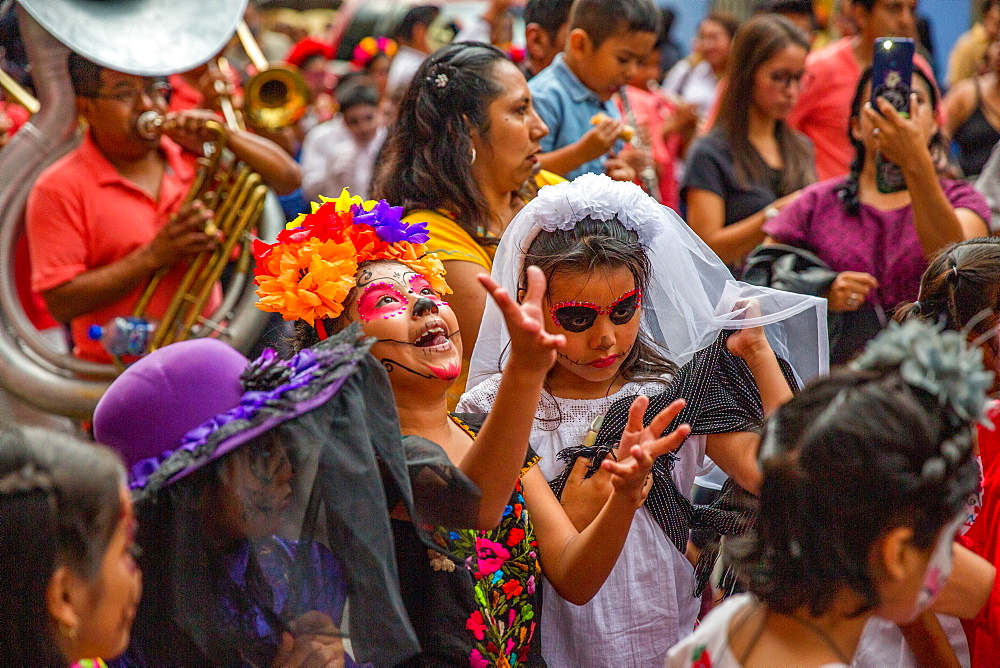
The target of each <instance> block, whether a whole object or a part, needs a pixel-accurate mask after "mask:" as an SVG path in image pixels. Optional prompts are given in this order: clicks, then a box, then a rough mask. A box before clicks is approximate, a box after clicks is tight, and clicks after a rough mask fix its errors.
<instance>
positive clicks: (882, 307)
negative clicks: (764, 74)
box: [758, 68, 989, 364]
mask: <svg viewBox="0 0 1000 668" xmlns="http://www.w3.org/2000/svg"><path fill="white" fill-rule="evenodd" d="M871 80H872V69H871V68H869V69H867V70H866V71H865V72H864V74H863V75H862V76H861V81H860V82H859V83H858V88H857V90H856V91H855V95H854V100H853V102H852V104H851V119H850V135H851V137H850V138H851V143H852V144H853V145H854V149H855V158H854V162H853V163H852V165H851V173H850V174H849V175H847V176H846V177H840V178H836V179H830V180H828V181H823V182H820V183H817V184H814V185H812V186H809V187H807V188H805V189H804V190H803V191H802V194H801V195H800V196H799V198H798V199H797V200H796V201H795V202H793V203H791V204H789V205H788V206H787V207H785V208H784V209H782V210H781V212H780V213H779V214H778V215H777V216H775V217H774V219H772V220H770V221H768V222H767V223H765V224H764V232H765V233H766V234H767V238H766V240H765V242H764V243H765V244H785V245H787V246H794V247H796V248H799V249H804V250H807V251H810V252H811V253H813V254H814V257H813V258H812V261H813V262H814V264H812V266H811V267H809V271H810V272H811V275H810V279H809V280H808V281H806V280H801V281H799V280H793V281H789V282H787V283H786V284H785V285H783V286H781V287H785V288H786V289H790V290H794V291H798V292H804V293H807V294H816V295H818V296H823V297H826V298H827V299H828V300H829V309H830V311H831V313H839V314H841V316H842V317H839V318H837V319H836V321H835V322H831V328H830V337H831V348H830V362H831V363H832V364H839V363H843V362H845V361H847V360H849V359H851V358H852V357H853V356H854V355H855V354H856V353H857V352H858V351H860V350H861V349H862V348H863V347H864V345H865V343H866V342H867V341H868V340H869V339H871V338H872V337H873V336H874V335H875V334H876V333H877V332H878V331H879V330H880V329H881V328H882V327H883V326H884V325H885V321H886V319H887V317H886V313H887V312H888V311H890V310H891V309H893V308H894V307H895V306H896V305H897V304H899V303H900V302H902V301H913V300H915V299H916V298H917V291H918V289H919V287H920V276H921V274H922V273H923V271H924V270H925V269H926V268H927V263H928V262H929V261H930V259H931V258H933V257H934V256H935V255H936V254H937V253H938V251H939V250H941V249H942V248H944V247H945V246H947V245H948V244H951V243H954V242H957V241H961V240H963V239H970V238H973V237H980V236H985V235H986V234H987V224H986V221H987V220H989V208H988V207H987V204H986V200H985V199H984V198H983V196H982V195H980V194H979V193H978V192H976V191H975V190H974V189H973V188H972V186H971V185H969V184H968V183H965V182H964V181H954V180H951V179H949V178H947V177H946V176H945V169H946V168H947V166H948V163H947V157H946V156H947V153H946V147H945V141H944V138H943V136H942V134H941V129H940V127H939V126H938V123H937V121H936V114H937V111H938V104H939V99H938V92H937V89H936V87H935V86H934V85H933V84H932V83H931V82H930V81H929V80H928V79H927V77H926V76H925V75H924V74H923V72H921V71H920V70H919V69H914V71H913V79H912V84H911V87H912V93H911V95H910V117H909V118H904V117H903V116H902V115H901V114H899V113H898V112H897V111H896V110H895V109H894V108H893V106H892V105H891V104H890V103H889V102H888V101H886V100H885V99H882V98H878V99H876V104H877V105H878V109H877V110H876V109H875V108H874V107H873V106H872V104H871V103H870V102H868V100H869V99H870V97H871ZM879 154H880V155H881V156H882V157H883V158H884V159H885V160H888V161H890V162H892V163H895V164H896V165H899V170H900V173H901V175H902V180H903V184H904V185H905V187H904V188H903V189H902V190H899V191H897V192H892V193H884V192H881V191H880V190H879V186H878V179H877V176H876V174H877V171H878V166H877V158H876V156H877V155H879ZM789 250H794V249H789ZM760 252H761V251H760V250H758V253H760ZM765 252H773V249H765ZM816 260H818V261H819V262H818V263H816V262H815V261H816ZM817 265H820V266H817ZM824 265H825V266H824ZM797 266H802V263H800V264H799V265H797ZM823 270H827V271H826V272H825V273H822V272H823ZM819 274H821V275H819ZM773 276H774V274H773V273H772V278H773ZM772 282H773V281H772Z"/></svg>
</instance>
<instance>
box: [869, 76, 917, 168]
mask: <svg viewBox="0 0 1000 668" xmlns="http://www.w3.org/2000/svg"><path fill="white" fill-rule="evenodd" d="M875 103H876V104H877V105H878V110H876V109H874V108H873V107H872V105H871V103H869V104H866V105H865V108H864V110H863V112H862V113H864V115H865V116H866V117H867V118H868V120H869V122H871V124H872V134H873V136H874V138H875V146H876V148H877V149H878V151H879V153H881V154H882V155H883V156H885V158H886V159H887V160H889V161H891V162H894V163H895V164H897V165H899V166H900V167H906V166H908V165H912V164H914V162H915V161H916V158H917V157H919V156H922V155H930V152H929V149H928V147H927V145H928V144H929V143H930V139H931V138H930V136H929V135H928V134H927V131H926V130H924V128H927V127H932V126H933V124H932V123H931V122H930V120H929V119H928V118H926V117H928V116H933V115H934V112H933V111H932V110H931V105H929V104H923V105H922V104H919V103H918V102H917V96H916V94H915V93H914V94H911V95H910V118H903V116H902V115H900V113H899V112H898V111H896V109H895V107H893V106H892V104H890V103H889V102H888V100H886V99H885V98H882V97H880V98H877V99H876V100H875ZM880 112H881V113H880Z"/></svg>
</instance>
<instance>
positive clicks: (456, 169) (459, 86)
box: [372, 42, 507, 245]
mask: <svg viewBox="0 0 1000 668" xmlns="http://www.w3.org/2000/svg"><path fill="white" fill-rule="evenodd" d="M503 61H507V56H506V55H505V54H504V53H503V51H501V50H500V49H498V48H496V47H494V46H491V45H489V44H481V43H477V42H461V43H458V44H450V45H448V46H446V47H444V48H443V49H440V50H439V51H436V52H435V53H434V54H432V55H431V56H429V57H428V58H427V60H425V61H424V63H423V65H421V66H420V69H419V70H418V71H417V74H416V75H415V76H414V78H413V81H412V82H410V86H409V88H407V90H406V93H405V94H404V96H403V99H402V101H401V102H400V106H399V113H398V115H397V117H396V124H395V125H394V126H393V128H392V130H391V131H390V132H389V134H388V138H387V139H386V143H385V146H384V148H383V150H382V154H381V159H380V164H379V166H378V168H377V170H376V174H375V177H374V181H373V186H372V193H373V198H374V199H385V200H388V201H390V202H395V203H398V204H400V205H401V206H402V207H403V208H404V209H405V210H406V211H407V212H409V211H413V210H416V209H429V210H431V211H434V210H437V209H443V208H450V209H452V211H451V213H452V214H453V215H454V216H455V217H456V219H457V222H458V224H459V225H461V227H462V228H463V229H464V230H465V231H466V232H468V233H469V234H470V235H471V236H472V238H473V239H475V240H476V241H477V243H479V244H480V245H495V244H496V243H498V242H497V240H496V239H489V238H486V237H485V235H484V234H482V233H481V231H482V230H485V229H486V228H487V227H488V226H489V223H490V221H491V219H492V217H493V213H492V211H491V210H490V207H489V203H488V202H487V201H486V198H485V197H484V196H483V193H482V191H481V190H480V188H479V185H478V184H477V183H476V180H475V179H474V178H473V177H472V148H473V147H472V137H471V131H472V130H473V129H475V130H476V131H477V132H479V134H480V135H482V136H484V137H485V136H487V135H488V134H489V130H490V126H489V107H490V104H492V102H493V101H494V100H495V99H496V98H497V97H498V96H499V95H500V94H501V93H502V92H503V89H502V88H501V86H500V84H499V83H498V82H497V81H496V78H495V77H494V71H495V68H496V66H497V64H498V63H500V62H503Z"/></svg>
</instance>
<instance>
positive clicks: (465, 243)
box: [403, 170, 566, 411]
mask: <svg viewBox="0 0 1000 668" xmlns="http://www.w3.org/2000/svg"><path fill="white" fill-rule="evenodd" d="M565 180H566V179H564V178H563V177H561V176H559V175H558V174H553V173H552V172H547V171H545V170H542V171H541V172H539V173H538V175H537V176H536V177H535V183H536V184H537V185H538V187H539V188H541V187H543V186H549V185H555V184H556V183H562V182H563V181H565ZM403 222H404V223H410V224H412V223H427V232H428V234H429V235H430V240H429V241H428V242H427V243H426V244H424V246H425V247H426V249H427V251H428V252H430V253H437V256H438V259H439V260H441V261H442V262H448V261H451V260H457V261H463V262H472V263H473V264H477V265H479V266H480V267H482V268H483V269H485V270H486V271H490V270H492V269H493V254H494V253H496V246H495V245H494V246H480V245H479V244H478V243H476V240H475V239H473V238H472V235H471V234H469V233H468V232H466V231H465V230H464V229H463V228H462V226H461V225H459V224H458V222H456V221H455V219H454V218H452V217H451V216H449V215H447V213H446V212H444V211H430V210H428V209H418V210H416V211H411V212H410V213H408V214H407V215H406V216H404V217H403ZM447 279H448V277H447V276H445V280H447ZM462 358H463V359H462V373H461V375H460V376H459V377H458V378H457V379H456V380H455V382H454V383H453V384H452V386H451V387H450V388H448V410H451V411H453V410H455V406H457V405H458V400H459V399H460V398H461V396H462V393H463V392H465V384H466V381H467V380H468V379H469V360H471V359H472V346H468V345H467V346H466V347H465V350H464V351H463V355H462Z"/></svg>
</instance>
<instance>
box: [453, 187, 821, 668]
mask: <svg viewBox="0 0 1000 668" xmlns="http://www.w3.org/2000/svg"><path fill="white" fill-rule="evenodd" d="M531 265H535V266H537V267H538V268H539V269H541V270H542V272H543V273H544V274H545V277H546V286H547V289H546V291H545V294H544V298H543V301H542V305H543V308H544V310H543V314H544V320H543V323H542V324H543V326H544V327H545V329H546V331H548V332H549V333H550V334H551V335H561V336H563V337H565V339H566V343H565V345H564V346H562V347H561V348H560V349H559V350H558V355H557V360H556V363H555V365H553V366H552V368H551V370H549V371H548V373H547V374H546V375H545V384H544V392H543V393H542V394H541V397H540V399H541V400H540V401H539V402H538V403H537V406H536V407H535V410H534V422H533V424H532V427H531V435H530V444H531V448H532V449H533V451H534V452H537V453H538V454H539V455H541V457H542V459H541V461H540V463H539V468H540V469H541V473H542V474H543V475H544V477H545V479H546V480H548V481H549V484H550V485H551V486H552V487H553V489H555V490H556V491H557V492H558V493H559V494H560V495H561V501H562V503H563V505H564V506H565V508H566V510H567V512H568V513H569V515H570V517H572V518H573V520H574V523H575V524H576V526H577V527H578V528H581V529H582V528H584V527H587V528H588V530H589V529H590V528H593V524H591V522H592V521H593V519H594V517H595V516H596V515H597V512H598V511H599V509H600V508H601V507H603V506H604V504H605V503H606V499H607V493H608V490H609V487H610V486H609V483H608V480H607V478H606V476H605V475H604V474H603V472H602V471H599V470H596V469H597V468H598V467H599V466H600V465H601V462H602V461H607V458H613V456H614V453H615V450H614V445H615V444H616V443H617V439H618V436H620V434H621V433H622V428H623V426H624V425H625V422H626V415H627V414H628V409H629V406H630V405H631V404H632V402H633V400H634V397H635V396H636V395H641V394H645V395H648V396H649V397H650V409H651V410H650V413H652V412H655V410H657V409H659V408H661V407H662V406H664V405H668V404H669V403H670V401H671V400H672V399H674V398H676V397H684V399H685V400H686V406H685V408H684V412H683V413H682V414H681V415H680V417H679V418H678V419H679V420H684V421H685V422H688V423H690V424H691V427H692V430H693V431H692V433H693V436H692V437H691V438H690V439H688V440H687V442H685V443H684V444H683V446H681V447H679V448H678V449H676V450H675V451H673V452H671V453H670V454H669V455H668V456H666V457H663V458H661V460H659V461H658V462H657V465H656V467H654V469H653V482H652V486H651V488H650V492H649V497H648V499H647V502H646V504H645V506H644V507H643V508H642V509H641V510H640V511H639V512H638V513H637V514H636V518H635V520H634V522H633V524H632V528H631V531H630V532H629V536H628V540H627V542H626V547H625V549H624V550H623V551H622V555H621V557H620V558H619V560H618V563H617V564H616V565H615V568H614V570H613V571H612V573H611V575H610V577H609V579H608V582H607V583H606V584H605V585H604V587H603V588H602V589H601V591H600V592H598V593H597V595H596V596H595V597H594V599H593V600H592V601H591V602H589V603H587V604H586V605H583V606H580V605H578V604H577V603H576V602H575V601H568V600H566V597H565V596H562V595H561V593H560V592H559V591H558V589H551V588H547V590H546V592H545V594H544V596H543V604H544V614H543V616H542V617H543V619H542V654H543V656H544V657H545V660H546V661H547V662H548V663H549V665H552V666H571V665H621V664H624V665H641V666H647V665H658V664H660V665H662V663H663V661H664V660H665V659H666V653H667V650H669V648H670V646H671V645H673V644H674V643H675V642H677V641H678V640H679V639H680V638H683V637H684V636H686V635H687V634H688V633H690V632H691V630H692V629H693V628H694V623H695V619H696V617H697V614H698V610H699V607H700V600H701V599H700V594H701V589H702V588H703V586H704V584H705V581H704V580H702V579H701V577H702V575H703V574H705V569H707V570H711V565H710V564H708V559H707V557H706V562H705V563H703V564H701V568H699V569H698V570H697V572H696V569H695V567H694V566H693V565H692V563H690V562H689V560H688V558H687V557H686V551H687V543H688V535H689V533H690V529H691V528H692V525H700V523H701V517H702V516H703V515H712V519H711V520H708V518H707V517H706V526H705V528H706V529H713V530H716V532H719V531H725V530H727V527H731V526H732V525H731V524H729V521H730V519H727V518H726V516H725V513H715V512H710V513H701V512H700V511H699V512H696V511H695V509H694V507H693V506H692V504H691V501H690V490H691V485H692V482H693V480H694V477H695V476H696V475H698V474H699V473H701V472H702V470H703V469H704V468H706V467H707V466H708V465H709V464H710V462H709V461H708V459H709V458H711V459H712V460H714V461H715V463H717V464H718V465H719V466H720V468H722V469H723V470H724V471H725V472H726V473H728V474H729V475H730V476H731V477H732V478H733V479H734V481H735V482H736V483H737V484H739V485H741V486H742V487H744V488H746V489H749V490H751V491H756V490H757V488H758V487H759V482H760V471H759V469H758V468H757V465H756V461H755V460H754V458H753V456H752V447H753V443H754V442H755V439H756V435H755V434H754V433H752V430H753V429H754V428H755V426H756V425H759V424H760V423H761V422H762V418H763V413H764V412H766V411H770V410H773V409H774V408H776V407H777V406H778V405H780V404H781V403H782V402H783V401H784V400H786V399H787V398H788V397H789V396H790V394H791V392H790V389H789V386H790V385H794V384H795V383H796V382H797V379H796V376H798V379H808V378H810V377H812V376H814V375H817V374H819V373H821V372H822V371H823V370H824V366H823V359H822V357H823V355H822V353H821V350H820V349H821V346H822V342H823V337H825V333H824V332H825V329H824V327H825V312H824V310H823V304H822V302H821V300H818V299H815V298H808V299H803V298H802V297H800V296H798V295H791V294H785V293H777V292H776V291H773V290H766V289H760V288H754V287H751V286H746V285H742V284H738V283H737V282H736V281H735V280H733V279H732V275H731V274H730V273H729V270H728V269H727V268H726V267H725V265H723V264H722V263H721V262H720V261H719V259H718V257H716V256H715V255H714V254H713V253H712V251H711V250H710V249H709V248H708V247H707V246H705V244H704V243H703V242H702V241H701V240H700V239H699V238H698V237H697V236H696V235H695V234H694V233H693V232H692V231H691V230H690V228H689V227H687V226H686V225H685V224H684V222H683V221H682V220H681V219H680V218H679V217H677V215H676V214H674V213H673V212H672V211H671V210H670V209H669V208H667V207H664V206H661V205H659V204H657V203H656V202H655V200H653V199H652V198H650V197H648V196H646V195H645V193H643V191H642V189H641V188H639V186H637V185H635V184H631V183H618V182H614V181H612V180H611V179H609V178H608V177H606V176H604V175H600V176H598V175H584V176H581V177H578V178H577V179H576V180H574V181H572V182H570V183H562V184H558V185H554V186H550V187H548V188H544V189H543V190H542V191H541V192H540V193H539V195H538V197H537V198H536V199H534V200H533V201H532V202H530V203H529V204H528V205H527V206H526V207H525V208H524V210H523V211H522V212H521V213H520V214H518V216H517V218H515V220H514V222H513V223H512V224H511V227H510V228H509V229H508V231H507V235H506V236H505V237H504V240H503V241H501V243H500V247H499V248H498V250H497V260H496V264H495V265H494V270H493V277H494V280H496V281H497V282H498V283H500V284H501V285H502V286H503V287H504V288H505V289H506V290H507V292H509V293H510V294H517V295H519V296H521V297H523V298H524V299H525V300H526V299H527V295H529V294H530V291H527V288H528V287H529V285H530V283H529V281H528V279H529V278H530V273H529V267H530V266H531ZM531 271H533V270H531ZM483 322H484V329H483V334H482V335H481V336H480V341H479V343H477V346H476V352H475V353H474V354H473V367H472V369H471V371H470V375H469V378H470V382H471V383H472V384H473V386H472V388H471V389H470V390H469V391H467V392H466V393H465V395H463V397H462V400H461V402H460V403H459V409H460V410H463V411H473V412H487V411H493V410H496V407H497V406H498V405H499V401H500V394H499V392H500V389H501V383H503V382H506V378H507V375H508V374H509V373H510V371H511V369H512V365H513V364H514V362H515V360H514V357H513V355H510V356H508V353H507V349H508V348H509V347H510V346H511V342H512V335H508V334H507V331H506V329H505V328H504V324H503V321H502V318H501V312H500V311H499V310H498V309H497V308H496V307H494V306H493V305H492V304H490V305H488V306H487V309H486V313H485V316H484V320H483ZM765 327H766V328H767V330H768V332H767V335H766V336H765V333H764V329H765ZM726 330H739V331H736V332H735V333H734V332H732V331H726ZM772 341H773V345H774V346H775V348H774V349H772V347H771V345H772V343H771V342H772ZM775 350H777V351H779V352H778V355H776V354H775ZM779 356H780V358H782V359H784V360H787V361H788V363H789V365H790V368H789V365H785V364H783V363H782V362H781V361H779ZM515 368H516V367H515ZM647 419H648V416H647ZM696 515H697V516H698V517H697V518H696V517H695V516H696ZM709 522H710V523H711V526H709V525H708V523H709ZM581 577H585V576H584V575H582V574H581ZM706 579H707V578H706ZM652 591H655V592H656V595H646V592H652ZM623 611H627V612H625V613H624V614H623Z"/></svg>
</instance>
